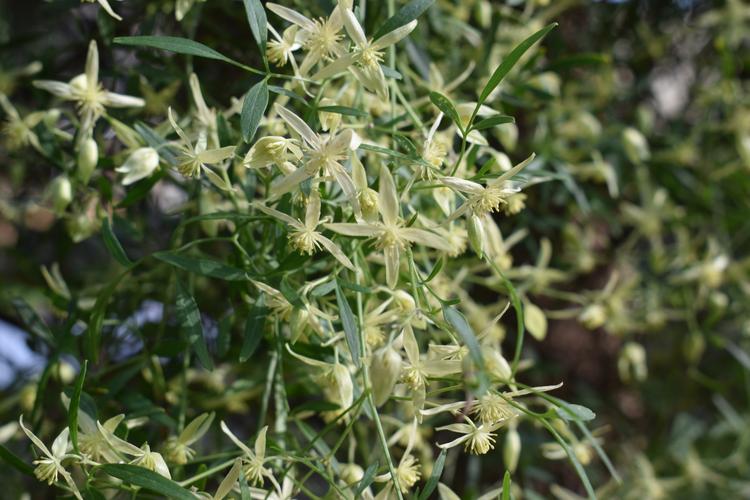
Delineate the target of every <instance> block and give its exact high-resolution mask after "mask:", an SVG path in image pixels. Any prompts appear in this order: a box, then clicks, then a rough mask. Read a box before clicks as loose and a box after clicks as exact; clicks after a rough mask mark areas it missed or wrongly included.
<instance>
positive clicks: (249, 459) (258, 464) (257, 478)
mask: <svg viewBox="0 0 750 500" xmlns="http://www.w3.org/2000/svg"><path fill="white" fill-rule="evenodd" d="M221 430H222V432H224V434H226V435H227V436H228V437H229V439H231V440H232V442H233V443H234V444H235V445H237V447H238V448H239V449H240V450H242V451H243V452H244V455H243V456H242V464H243V472H244V474H245V477H246V478H247V480H248V481H250V483H251V484H254V485H258V484H263V478H268V479H269V480H270V481H271V482H272V483H273V484H274V486H277V487H278V483H277V482H276V478H274V477H273V473H272V472H271V470H270V469H268V468H267V467H266V466H265V463H266V462H267V461H268V460H270V459H269V458H267V457H266V433H267V432H268V426H265V427H263V428H262V429H261V430H260V432H258V436H257V437H256V438H255V444H254V445H253V450H251V449H250V448H248V446H247V445H246V444H245V443H243V442H242V441H240V439H239V438H238V437H237V436H235V435H234V434H233V433H232V431H230V430H229V427H227V424H225V423H224V422H223V421H222V422H221Z"/></svg>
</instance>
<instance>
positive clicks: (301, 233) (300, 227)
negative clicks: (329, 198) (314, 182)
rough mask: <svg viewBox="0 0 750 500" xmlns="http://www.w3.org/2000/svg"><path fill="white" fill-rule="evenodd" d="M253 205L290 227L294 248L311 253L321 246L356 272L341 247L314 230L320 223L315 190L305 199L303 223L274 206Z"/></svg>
mask: <svg viewBox="0 0 750 500" xmlns="http://www.w3.org/2000/svg"><path fill="white" fill-rule="evenodd" d="M254 206H255V207H256V208H257V209H258V210H260V211H261V212H263V213H266V214H268V215H270V216H271V217H275V218H277V219H279V220H281V221H283V222H285V223H287V224H288V225H289V226H290V227H291V229H292V231H291V232H290V233H289V241H290V242H291V243H292V246H293V247H294V248H295V249H297V250H299V251H300V252H302V253H307V254H310V255H312V254H313V253H314V252H315V251H316V250H318V249H319V248H320V247H321V246H322V247H324V248H325V249H326V250H327V251H328V252H329V253H330V254H331V255H333V257H334V258H335V259H336V260H337V261H339V262H340V263H341V265H343V266H344V267H346V268H348V269H351V270H352V271H355V272H356V269H355V267H354V265H353V264H352V262H351V261H350V260H349V258H348V257H347V256H346V255H345V254H344V252H343V251H342V250H341V248H339V246H338V245H336V244H335V243H334V242H333V241H331V240H330V239H328V238H326V237H325V236H323V235H322V234H320V233H319V232H318V231H316V229H317V227H318V225H319V223H320V194H318V191H317V190H313V191H312V192H311V193H310V196H309V197H308V199H307V208H306V212H305V222H304V223H303V222H302V221H300V220H298V219H295V218H293V217H290V216H288V215H287V214H285V213H283V212H279V211H278V210H276V209H274V208H270V207H267V206H265V205H261V204H256V205H254Z"/></svg>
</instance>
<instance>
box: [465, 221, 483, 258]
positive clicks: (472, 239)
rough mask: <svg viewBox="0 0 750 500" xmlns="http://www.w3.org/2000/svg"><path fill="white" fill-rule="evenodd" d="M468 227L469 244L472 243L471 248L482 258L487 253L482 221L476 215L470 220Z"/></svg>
mask: <svg viewBox="0 0 750 500" xmlns="http://www.w3.org/2000/svg"><path fill="white" fill-rule="evenodd" d="M468 225H469V243H471V248H472V250H474V251H475V252H476V254H477V255H479V256H480V257H481V256H482V255H483V254H484V252H485V247H484V227H483V226H482V221H481V220H480V219H479V217H477V216H476V215H472V216H471V217H470V218H469V223H468Z"/></svg>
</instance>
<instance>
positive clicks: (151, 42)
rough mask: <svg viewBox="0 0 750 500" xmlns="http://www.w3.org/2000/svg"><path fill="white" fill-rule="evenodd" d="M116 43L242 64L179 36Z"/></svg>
mask: <svg viewBox="0 0 750 500" xmlns="http://www.w3.org/2000/svg"><path fill="white" fill-rule="evenodd" d="M114 42H115V43H117V44H119V45H130V46H134V47H150V48H152V49H161V50H168V51H170V52H176V53H178V54H185V55H189V56H196V57H205V58H206V59H216V60H217V61H224V62H228V63H230V64H240V63H238V62H237V61H235V60H233V59H230V58H229V57H227V56H225V55H224V54H222V53H221V52H218V51H216V50H214V49H212V48H211V47H209V46H207V45H203V44H202V43H200V42H196V41H195V40H190V39H189V38H181V37H178V36H117V37H115V39H114Z"/></svg>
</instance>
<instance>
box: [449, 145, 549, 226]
mask: <svg viewBox="0 0 750 500" xmlns="http://www.w3.org/2000/svg"><path fill="white" fill-rule="evenodd" d="M534 156H535V155H534V154H532V155H531V156H529V157H528V158H526V159H525V160H524V161H522V162H521V163H519V164H518V165H516V166H515V167H513V168H512V169H510V170H508V171H507V172H505V173H503V174H502V175H500V176H499V177H496V178H494V179H492V180H490V181H489V182H487V185H486V186H482V185H481V184H479V183H477V182H474V181H469V180H466V179H461V178H459V177H443V178H441V179H440V180H441V182H442V183H443V184H445V185H446V186H448V187H449V188H451V189H453V190H455V191H460V192H462V193H467V194H468V195H469V197H468V199H467V200H465V201H464V203H463V205H461V206H460V207H459V208H458V209H457V210H456V211H454V212H453V213H452V214H451V216H450V217H449V218H448V221H451V220H454V219H456V218H458V217H460V216H461V215H463V214H464V213H466V212H467V211H468V210H471V211H472V213H473V214H474V215H476V216H478V217H482V216H483V215H485V214H488V213H492V212H497V211H498V210H499V209H500V208H502V207H504V206H505V205H507V204H508V199H509V198H510V197H511V196H512V195H514V194H516V193H517V192H518V191H519V188H518V187H516V186H515V185H514V184H513V183H512V182H511V180H510V179H511V178H512V177H513V176H514V175H516V174H517V173H518V172H520V171H521V170H523V169H524V168H525V167H526V166H527V165H528V164H529V163H531V162H532V160H533V159H534Z"/></svg>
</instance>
